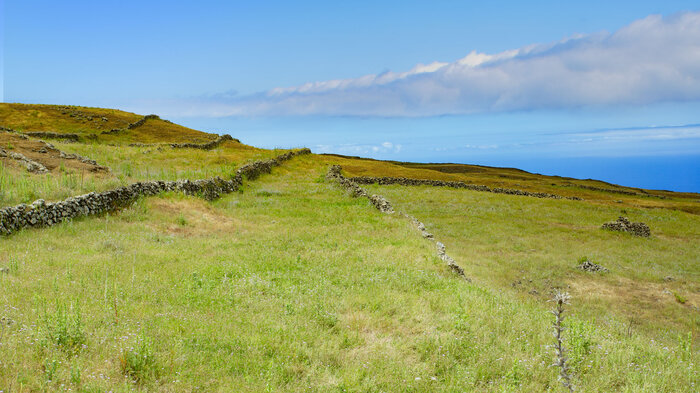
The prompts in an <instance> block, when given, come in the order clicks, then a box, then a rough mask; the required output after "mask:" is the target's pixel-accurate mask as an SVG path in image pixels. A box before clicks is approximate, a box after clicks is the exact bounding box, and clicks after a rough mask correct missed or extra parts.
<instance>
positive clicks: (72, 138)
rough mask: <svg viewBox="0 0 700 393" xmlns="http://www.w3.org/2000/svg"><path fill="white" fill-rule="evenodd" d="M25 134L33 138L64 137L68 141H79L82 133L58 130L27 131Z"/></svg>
mask: <svg viewBox="0 0 700 393" xmlns="http://www.w3.org/2000/svg"><path fill="white" fill-rule="evenodd" d="M24 135H27V136H30V137H32V138H46V139H62V140H66V141H68V142H79V141H80V135H78V134H59V133H57V132H49V131H30V132H25V133H24Z"/></svg>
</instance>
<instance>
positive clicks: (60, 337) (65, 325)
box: [43, 303, 85, 351]
mask: <svg viewBox="0 0 700 393" xmlns="http://www.w3.org/2000/svg"><path fill="white" fill-rule="evenodd" d="M44 328H45V332H44V333H45V336H44V337H43V339H44V342H45V343H47V344H48V343H51V344H54V345H56V346H58V347H59V348H61V349H63V350H66V351H78V350H80V349H81V347H82V345H83V344H85V332H84V327H83V322H82V318H81V315H80V309H79V308H78V307H77V306H75V307H72V310H71V312H68V311H67V310H66V306H65V305H63V304H61V303H58V304H57V305H56V309H55V310H54V311H53V312H52V313H48V312H46V311H45V312H44Z"/></svg>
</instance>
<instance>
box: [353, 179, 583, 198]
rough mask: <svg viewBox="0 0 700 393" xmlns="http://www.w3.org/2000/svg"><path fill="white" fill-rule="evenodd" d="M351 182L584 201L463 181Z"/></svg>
mask: <svg viewBox="0 0 700 393" xmlns="http://www.w3.org/2000/svg"><path fill="white" fill-rule="evenodd" d="M350 180H352V181H354V182H355V183H358V184H378V185H390V184H398V185H401V186H433V187H451V188H463V189H466V190H471V191H482V192H493V193H496V194H508V195H521V196H529V197H535V198H552V199H569V200H573V201H580V200H582V199H581V198H579V197H563V196H561V195H555V194H548V193H545V192H530V191H523V190H516V189H512V188H491V187H488V186H482V185H477V184H468V183H464V182H461V181H445V180H431V179H411V178H407V177H370V176H358V177H351V178H350Z"/></svg>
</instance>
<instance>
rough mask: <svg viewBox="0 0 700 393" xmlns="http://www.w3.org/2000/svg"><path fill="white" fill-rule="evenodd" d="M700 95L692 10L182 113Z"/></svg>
mask: <svg viewBox="0 0 700 393" xmlns="http://www.w3.org/2000/svg"><path fill="white" fill-rule="evenodd" d="M696 100H700V12H687V13H682V14H678V15H675V16H671V17H661V16H659V15H651V16H648V17H646V18H644V19H640V20H637V21H635V22H633V23H631V24H629V25H627V26H625V27H623V28H622V29H620V30H618V31H616V32H614V33H598V34H592V35H579V36H574V37H570V38H567V39H564V40H561V41H558V42H554V43H548V44H534V45H530V46H527V47H523V48H519V49H515V50H509V51H505V52H501V53H496V54H485V53H477V52H471V53H469V54H468V55H467V56H466V57H464V58H462V59H460V60H458V61H455V62H451V63H445V62H434V63H431V64H428V65H423V64H419V65H417V66H415V67H414V68H413V69H411V70H409V71H406V72H385V73H381V74H373V75H366V76H363V77H360V78H353V79H339V80H330V81H321V82H312V83H307V84H304V85H302V86H296V87H284V88H275V89H272V90H270V91H267V92H262V93H258V94H253V95H248V96H230V95H229V96H227V95H217V96H212V97H209V98H206V99H200V100H197V101H196V102H190V103H189V104H190V106H189V109H190V110H184V111H180V112H179V114H180V115H183V114H188V113H189V114H192V115H195V114H197V115H208V116H285V115H341V116H435V115H458V114H473V113H488V112H504V111H517V110H538V109H549V110H551V109H568V108H580V107H609V106H614V105H644V104H652V103H659V102H682V101H696ZM192 112H194V113H192Z"/></svg>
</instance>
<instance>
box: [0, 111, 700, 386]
mask: <svg viewBox="0 0 700 393" xmlns="http://www.w3.org/2000/svg"><path fill="white" fill-rule="evenodd" d="M66 108H69V109H66ZM64 112H66V113H64ZM78 112H80V113H79V114H78ZM71 113H72V114H73V116H71ZM90 117H92V119H90ZM98 117H99V119H98ZM103 117H104V118H106V119H107V120H102V118H103ZM144 119H145V120H144ZM139 121H141V122H142V124H137V126H135V127H132V128H129V125H130V124H134V123H137V122H139ZM0 126H2V127H5V129H9V130H11V131H0V148H2V150H1V151H0V227H2V228H5V229H4V231H6V233H5V234H4V235H0V391H11V392H15V391H18V392H23V391H68V390H71V391H83V392H95V391H115V392H121V391H125V392H126V391H134V390H136V391H249V392H259V391H292V392H297V391H299V392H300V391H328V392H334V391H337V392H342V391H367V392H375V391H391V392H394V391H395V392H435V391H444V392H453V391H478V392H544V391H552V392H554V391H566V389H565V388H564V387H563V386H562V385H561V384H560V382H559V380H558V375H559V372H560V370H559V369H558V368H557V367H553V366H551V364H552V363H554V362H555V356H554V353H553V350H552V348H551V345H553V344H554V343H555V341H554V339H553V337H552V333H553V330H552V323H553V322H554V317H553V316H552V314H550V313H549V312H548V311H549V310H550V309H551V308H552V307H553V303H552V302H550V301H549V300H550V299H551V297H552V293H553V291H555V290H563V291H567V292H569V293H570V294H571V295H572V300H571V304H570V305H566V306H565V307H566V314H565V315H566V316H567V319H565V320H564V324H565V327H566V330H564V333H563V336H564V346H565V347H566V348H567V349H568V350H569V352H568V357H569V361H568V364H569V366H570V368H571V371H570V374H571V375H572V378H573V385H574V386H575V387H576V390H577V391H587V392H588V391H590V392H610V391H626V392H642V391H647V392H689V391H696V390H697V387H698V384H700V378H699V376H698V371H699V370H698V349H699V348H700V344H699V343H698V341H697V331H698V328H699V327H700V264H698V261H700V195H699V194H693V193H674V192H668V191H657V190H642V189H636V188H627V187H621V186H617V185H613V184H607V183H604V182H599V181H595V180H578V179H570V178H561V177H554V176H542V175H536V174H531V173H528V172H524V171H520V170H517V169H508V168H491V167H480V166H471V165H456V164H416V163H400V162H386V161H376V160H370V159H362V158H357V157H343V156H334V155H317V154H309V153H308V151H306V150H295V151H286V150H265V149H259V148H255V147H252V146H247V145H244V144H242V143H240V142H238V141H237V140H235V139H228V138H218V136H217V135H212V134H207V133H203V132H199V131H196V130H191V129H187V128H185V127H181V126H179V125H175V124H173V123H170V122H167V121H165V120H161V119H160V118H156V117H148V118H146V117H144V116H141V115H136V114H131V113H127V112H121V111H117V110H110V109H99V108H78V107H63V106H49V105H21V104H0ZM114 129H117V130H120V131H114V132H112V130H114ZM37 131H41V132H44V133H53V134H60V135H70V134H75V135H76V136H77V139H74V138H72V137H69V139H66V138H61V137H56V136H55V135H52V134H43V135H42V138H38V137H35V136H33V135H32V134H30V133H31V132H37ZM47 136H51V138H48V137H47ZM235 137H236V135H233V138H235ZM47 142H48V144H47ZM183 143H187V144H190V145H186V146H185V145H182V144H183ZM3 152H4V153H3ZM290 152H291V153H292V154H288V153H290ZM19 155H21V156H22V157H24V158H18V157H19ZM336 165H338V166H340V167H339V168H338V167H333V166H336ZM42 167H43V169H42ZM331 168H334V169H333V170H330V171H329V169H331ZM334 170H335V171H336V172H334ZM337 171H339V172H337ZM185 180H190V181H189V182H188V181H185ZM197 180H200V181H199V182H197ZM406 184H419V185H406ZM346 188H347V190H346ZM93 192H94V193H95V194H88V193H93ZM84 194H88V195H85V196H81V197H78V198H71V197H75V196H79V195H84ZM375 195H380V196H381V197H378V196H375ZM382 197H383V198H382ZM37 199H42V200H43V202H37V203H33V202H34V201H35V200H37ZM19 204H28V205H19ZM18 206H19V207H18ZM3 208H4V209H3ZM57 213H60V214H57ZM618 216H625V217H628V218H629V219H630V220H631V221H632V222H643V223H645V224H646V225H648V226H649V228H650V232H651V234H650V236H649V237H643V236H634V235H633V234H632V233H626V232H616V231H611V230H605V229H601V225H602V224H604V223H606V222H609V221H613V220H616V219H617V218H618ZM2 228H0V229H2ZM635 228H636V227H635ZM0 232H2V231H0ZM584 261H588V262H592V263H593V264H590V263H589V264H587V265H586V264H584V266H588V267H590V266H597V265H600V266H602V267H603V268H605V269H606V270H601V271H591V270H594V269H588V270H582V269H580V268H579V265H580V264H582V262H584ZM460 273H461V274H460Z"/></svg>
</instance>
